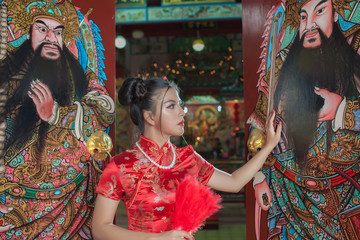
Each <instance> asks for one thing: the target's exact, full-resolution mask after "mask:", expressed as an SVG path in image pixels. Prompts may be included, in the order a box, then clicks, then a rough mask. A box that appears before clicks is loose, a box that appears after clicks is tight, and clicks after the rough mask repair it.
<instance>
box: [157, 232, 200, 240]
mask: <svg viewBox="0 0 360 240" xmlns="http://www.w3.org/2000/svg"><path fill="white" fill-rule="evenodd" d="M155 239H157V240H185V239H187V240H194V238H193V236H191V234H190V233H188V232H185V231H181V230H171V231H167V232H162V233H159V234H158V236H156V237H155V238H154V240H155ZM151 240H153V239H151Z"/></svg>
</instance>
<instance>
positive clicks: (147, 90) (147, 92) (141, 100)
mask: <svg viewBox="0 0 360 240" xmlns="http://www.w3.org/2000/svg"><path fill="white" fill-rule="evenodd" d="M170 88H174V89H175V90H177V91H178V87H177V85H176V84H175V83H174V82H170V81H168V80H166V79H163V78H159V77H154V78H149V79H142V78H133V77H130V78H127V79H126V80H125V81H124V83H123V84H122V86H121V88H120V89H119V92H118V100H119V102H120V104H121V105H124V106H129V107H130V117H131V120H132V122H133V123H134V124H135V125H136V126H138V128H139V130H140V132H141V134H143V133H144V116H143V111H151V112H153V113H155V111H156V100H155V98H154V96H155V95H157V94H158V92H159V90H162V89H166V91H165V93H164V96H163V97H162V101H161V105H162V104H163V101H164V97H165V95H166V93H167V91H168V90H169V89H170ZM161 109H162V107H161ZM160 111H161V110H160ZM160 124H161V112H160ZM160 129H161V125H160Z"/></svg>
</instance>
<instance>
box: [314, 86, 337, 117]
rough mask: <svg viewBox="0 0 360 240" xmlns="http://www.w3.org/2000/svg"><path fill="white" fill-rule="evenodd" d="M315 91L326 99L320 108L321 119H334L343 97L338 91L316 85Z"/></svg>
mask: <svg viewBox="0 0 360 240" xmlns="http://www.w3.org/2000/svg"><path fill="white" fill-rule="evenodd" d="M314 92H315V93H316V94H317V95H319V96H320V97H322V98H323V99H324V100H325V101H324V106H323V107H322V108H321V109H320V113H319V121H321V122H323V121H328V120H333V119H334V118H335V114H336V110H337V109H338V107H339V105H340V103H341V101H342V100H343V98H342V97H341V96H340V95H338V94H336V93H332V92H329V91H328V90H326V89H320V88H317V87H315V90H314Z"/></svg>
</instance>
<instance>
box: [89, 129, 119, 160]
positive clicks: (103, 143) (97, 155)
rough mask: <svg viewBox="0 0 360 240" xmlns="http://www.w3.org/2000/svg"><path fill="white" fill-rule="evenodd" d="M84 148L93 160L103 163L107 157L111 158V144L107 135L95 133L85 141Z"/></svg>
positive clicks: (101, 132) (100, 132) (99, 132)
mask: <svg viewBox="0 0 360 240" xmlns="http://www.w3.org/2000/svg"><path fill="white" fill-rule="evenodd" d="M86 148H87V150H88V152H89V153H90V154H91V156H93V158H94V159H95V160H97V161H103V160H105V159H106V158H107V157H109V156H110V157H111V154H110V151H111V149H112V148H113V144H112V141H111V138H110V137H109V135H108V134H106V133H105V132H103V131H97V132H95V133H94V134H93V135H92V136H91V137H90V138H89V140H88V141H87V144H86Z"/></svg>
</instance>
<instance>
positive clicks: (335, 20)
mask: <svg viewBox="0 0 360 240" xmlns="http://www.w3.org/2000/svg"><path fill="white" fill-rule="evenodd" d="M338 20H339V14H338V13H337V12H335V13H334V22H337V21H338Z"/></svg>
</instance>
